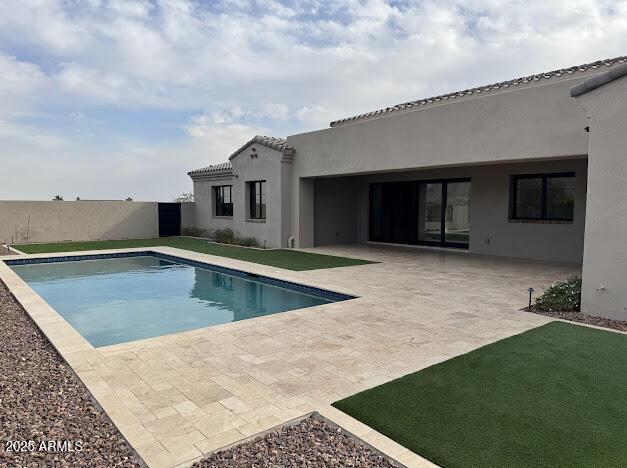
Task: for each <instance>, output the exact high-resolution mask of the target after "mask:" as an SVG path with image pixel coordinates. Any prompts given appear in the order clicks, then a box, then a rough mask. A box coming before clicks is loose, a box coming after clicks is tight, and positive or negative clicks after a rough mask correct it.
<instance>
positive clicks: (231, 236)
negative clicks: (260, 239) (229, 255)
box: [209, 228, 258, 247]
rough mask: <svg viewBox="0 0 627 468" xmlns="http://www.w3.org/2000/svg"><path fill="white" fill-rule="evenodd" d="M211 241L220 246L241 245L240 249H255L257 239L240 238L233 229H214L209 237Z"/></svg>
mask: <svg viewBox="0 0 627 468" xmlns="http://www.w3.org/2000/svg"><path fill="white" fill-rule="evenodd" d="M209 237H210V238H211V240H212V241H214V242H218V243H220V244H231V245H241V246H242V247H257V245H258V243H257V239H255V238H254V237H251V236H249V237H240V236H239V235H238V234H237V233H235V232H233V229H230V228H226V229H215V230H214V231H212V232H211V235H210V236H209Z"/></svg>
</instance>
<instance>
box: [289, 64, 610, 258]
mask: <svg viewBox="0 0 627 468" xmlns="http://www.w3.org/2000/svg"><path fill="white" fill-rule="evenodd" d="M596 73H598V72H596ZM596 73H577V74H576V76H575V75H574V76H572V77H571V78H568V79H561V80H560V79H551V80H546V81H543V80H541V81H539V82H538V84H535V85H533V86H521V87H516V88H512V89H511V90H509V91H505V92H500V93H497V94H491V95H480V96H478V97H473V98H465V99H455V100H452V101H450V102H447V103H444V104H442V103H440V104H437V105H435V104H434V105H429V106H426V107H421V108H418V109H417V110H414V111H411V112H406V113H401V114H398V115H390V116H387V117H382V118H375V119H373V120H366V121H361V122H360V121H357V122H355V123H351V124H344V125H341V126H338V127H332V128H328V129H325V130H320V131H316V132H310V133H304V134H300V135H294V136H290V137H288V146H290V147H293V148H295V149H296V156H295V158H294V169H293V173H292V178H294V179H295V180H294V181H293V182H292V187H299V186H300V185H301V184H302V183H303V182H302V181H304V180H307V179H308V178H317V177H329V176H341V175H358V174H366V173H375V172H393V171H401V170H402V171H407V170H412V169H414V170H422V169H430V168H433V169H435V168H438V167H440V168H444V167H453V166H469V167H470V166H472V165H477V164H488V163H496V162H500V163H513V162H526V161H534V160H538V161H540V160H546V159H555V158H569V157H584V156H585V155H587V153H588V133H587V132H586V131H585V127H586V126H587V125H588V123H587V119H586V117H585V115H584V113H583V112H581V109H580V107H579V106H578V105H577V103H576V102H574V100H573V99H571V98H570V94H569V90H570V87H572V86H574V85H575V84H578V83H580V82H582V81H583V80H585V79H586V78H589V77H590V76H592V75H593V74H596ZM302 197H305V198H304V199H303V198H302ZM308 197H313V195H312V194H311V193H310V192H307V191H306V190H305V191H303V190H299V193H298V195H297V196H295V197H294V201H295V202H296V203H297V207H298V206H306V207H308V206H311V205H312V204H313V203H314V201H313V198H311V199H310V198H308ZM304 216H306V215H305V214H304V213H302V212H299V210H298V208H293V210H292V226H291V229H290V231H291V232H292V233H294V235H295V236H296V239H297V242H296V245H297V246H298V247H309V246H311V245H313V238H314V232H313V229H314V223H313V222H312V220H305V219H304ZM530 229H532V228H529V227H528V226H522V227H520V226H519V230H520V231H519V232H526V231H528V230H530ZM534 229H535V228H534ZM562 229H563V228H562ZM491 249H496V247H495V246H494V245H492V247H491ZM571 258H572V257H571Z"/></svg>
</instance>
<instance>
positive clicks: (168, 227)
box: [159, 203, 181, 237]
mask: <svg viewBox="0 0 627 468" xmlns="http://www.w3.org/2000/svg"><path fill="white" fill-rule="evenodd" d="M180 235H181V204H180V203H159V237H168V236H180Z"/></svg>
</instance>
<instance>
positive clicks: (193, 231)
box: [182, 227, 207, 237]
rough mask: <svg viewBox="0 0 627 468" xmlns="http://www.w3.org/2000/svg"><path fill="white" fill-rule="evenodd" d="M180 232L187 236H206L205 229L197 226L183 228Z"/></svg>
mask: <svg viewBox="0 0 627 468" xmlns="http://www.w3.org/2000/svg"><path fill="white" fill-rule="evenodd" d="M182 233H183V235H184V236H189V237H207V230H206V229H201V228H197V227H191V228H183V230H182Z"/></svg>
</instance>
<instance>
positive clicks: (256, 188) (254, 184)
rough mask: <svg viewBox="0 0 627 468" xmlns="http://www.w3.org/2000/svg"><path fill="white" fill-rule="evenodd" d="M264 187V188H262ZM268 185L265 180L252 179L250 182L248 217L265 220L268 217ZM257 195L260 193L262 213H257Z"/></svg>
mask: <svg viewBox="0 0 627 468" xmlns="http://www.w3.org/2000/svg"><path fill="white" fill-rule="evenodd" d="M262 187H263V190H261V188H262ZM266 190H267V185H266V181H265V180H252V181H250V182H248V197H249V198H248V219H254V220H265V219H266V217H267V209H266V197H267V193H266ZM257 195H259V206H260V207H261V206H263V207H264V208H263V209H261V208H260V210H259V211H260V213H257Z"/></svg>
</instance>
